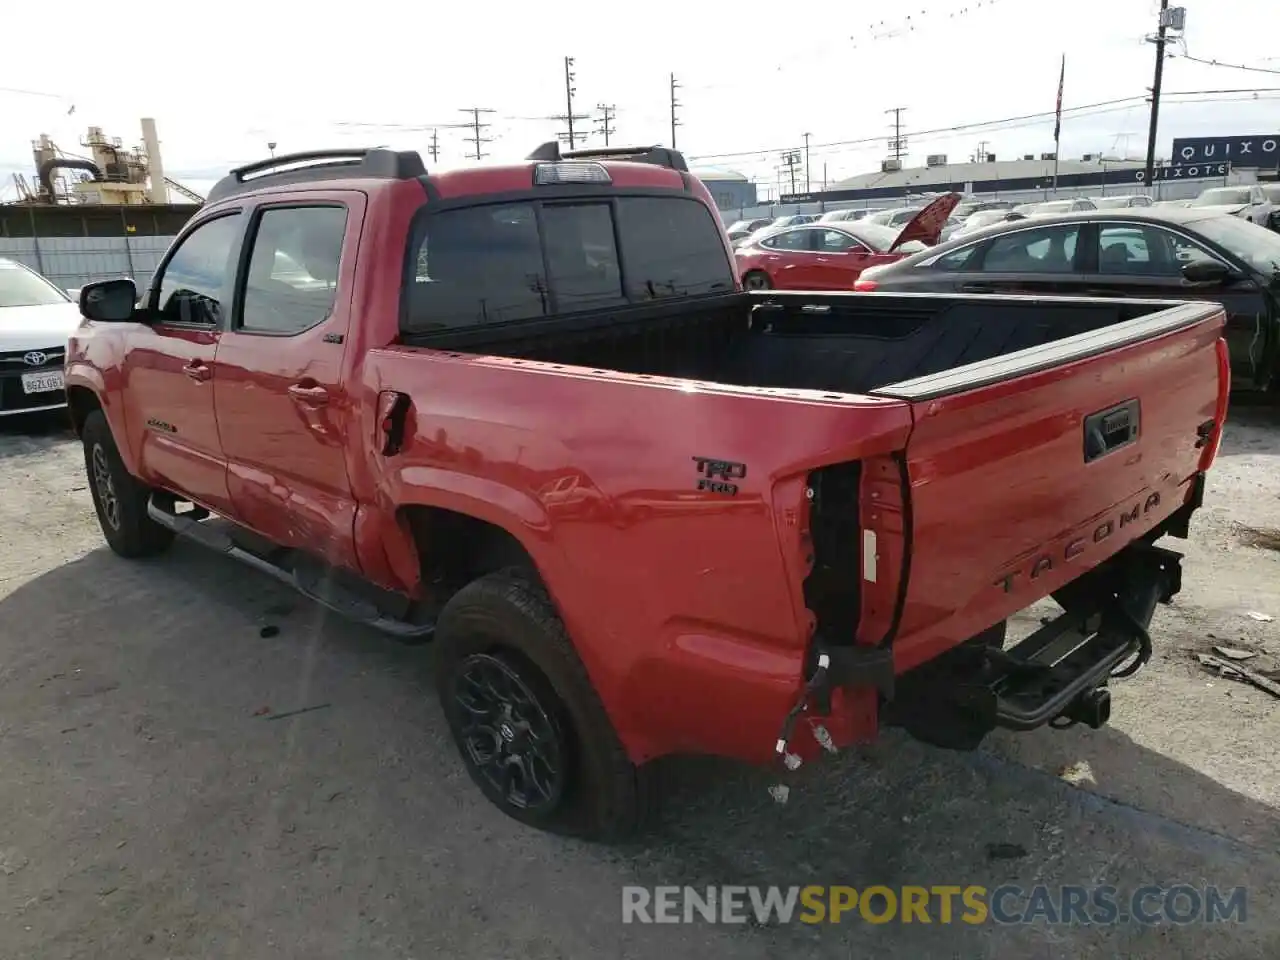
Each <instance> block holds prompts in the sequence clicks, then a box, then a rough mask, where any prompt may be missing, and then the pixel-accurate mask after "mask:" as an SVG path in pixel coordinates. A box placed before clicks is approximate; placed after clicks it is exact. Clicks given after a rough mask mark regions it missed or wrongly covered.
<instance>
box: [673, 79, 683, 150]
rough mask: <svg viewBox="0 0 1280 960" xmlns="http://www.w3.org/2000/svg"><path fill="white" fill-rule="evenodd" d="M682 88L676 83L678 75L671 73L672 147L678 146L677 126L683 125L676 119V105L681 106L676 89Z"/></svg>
mask: <svg viewBox="0 0 1280 960" xmlns="http://www.w3.org/2000/svg"><path fill="white" fill-rule="evenodd" d="M678 89H680V84H678V83H676V75H675V74H674V73H673V74H671V149H672V150H674V149H675V148H676V127H678V126H681V123H680V121H679V120H677V119H676V107H678V106H680V105H681V104H680V101H679V100H677V99H676V91H677V90H678Z"/></svg>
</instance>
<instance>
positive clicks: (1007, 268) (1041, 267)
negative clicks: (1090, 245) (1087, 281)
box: [982, 225, 1080, 273]
mask: <svg viewBox="0 0 1280 960" xmlns="http://www.w3.org/2000/svg"><path fill="white" fill-rule="evenodd" d="M1079 233H1080V227H1079V226H1077V225H1070V226H1055V227H1042V228H1040V229H1039V230H1019V231H1017V232H1016V233H1007V234H1004V235H1002V236H999V237H996V238H994V239H993V240H992V241H991V244H990V246H989V247H987V255H986V257H985V258H983V262H982V269H983V270H985V271H986V272H988V273H1070V272H1071V269H1072V266H1071V264H1072V259H1073V258H1074V257H1075V253H1076V238H1077V237H1078V236H1079Z"/></svg>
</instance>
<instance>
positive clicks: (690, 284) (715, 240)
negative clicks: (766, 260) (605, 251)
mask: <svg viewBox="0 0 1280 960" xmlns="http://www.w3.org/2000/svg"><path fill="white" fill-rule="evenodd" d="M617 209H618V236H619V237H621V238H622V263H623V266H624V268H625V269H626V275H627V287H628V289H627V296H628V297H629V298H631V299H633V300H647V299H651V298H654V297H664V296H685V295H692V294H700V293H714V292H716V291H722V290H731V289H733V282H734V281H733V267H732V264H730V262H729V258H728V256H726V255H725V249H724V241H723V240H721V239H720V227H719V225H718V224H717V222H716V221H715V220H714V219H712V216H711V214H710V213H709V212H708V211H707V209H706V208H705V207H704V206H703V205H702V204H700V203H698V202H697V201H695V200H685V199H683V198H679V197H620V198H619V199H618V201H617Z"/></svg>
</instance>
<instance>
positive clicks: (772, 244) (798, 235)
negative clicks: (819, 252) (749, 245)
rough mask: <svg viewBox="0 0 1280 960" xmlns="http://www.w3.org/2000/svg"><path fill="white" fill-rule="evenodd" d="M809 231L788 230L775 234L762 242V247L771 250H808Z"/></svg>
mask: <svg viewBox="0 0 1280 960" xmlns="http://www.w3.org/2000/svg"><path fill="white" fill-rule="evenodd" d="M810 232H811V231H809V230H787V231H784V232H783V233H775V234H774V235H773V236H772V237H766V238H765V239H763V240H761V241H760V246H762V247H766V248H768V249H769V250H808V249H809V233H810Z"/></svg>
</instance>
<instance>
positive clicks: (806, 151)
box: [802, 133, 813, 193]
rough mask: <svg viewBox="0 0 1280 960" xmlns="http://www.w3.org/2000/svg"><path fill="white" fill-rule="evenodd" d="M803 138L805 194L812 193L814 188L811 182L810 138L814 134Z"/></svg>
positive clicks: (807, 134)
mask: <svg viewBox="0 0 1280 960" xmlns="http://www.w3.org/2000/svg"><path fill="white" fill-rule="evenodd" d="M802 136H803V137H804V192H805V193H811V192H812V190H813V187H812V185H811V182H810V180H809V138H810V137H812V136H813V134H812V133H806V134H802Z"/></svg>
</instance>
